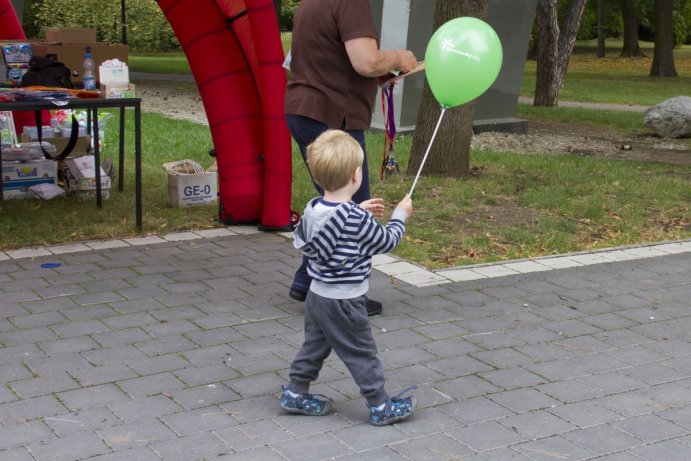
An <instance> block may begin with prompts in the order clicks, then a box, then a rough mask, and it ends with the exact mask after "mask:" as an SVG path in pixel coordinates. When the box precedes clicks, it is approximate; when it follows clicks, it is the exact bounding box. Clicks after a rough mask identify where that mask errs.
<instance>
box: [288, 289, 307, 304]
mask: <svg viewBox="0 0 691 461" xmlns="http://www.w3.org/2000/svg"><path fill="white" fill-rule="evenodd" d="M288 296H290V297H291V298H293V299H294V300H295V301H300V302H302V301H304V300H305V298H306V297H307V292H306V291H302V290H298V289H297V288H291V289H290V292H288Z"/></svg>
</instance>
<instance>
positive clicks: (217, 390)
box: [170, 384, 240, 410]
mask: <svg viewBox="0 0 691 461" xmlns="http://www.w3.org/2000/svg"><path fill="white" fill-rule="evenodd" d="M170 394H171V395H172V396H173V399H174V400H175V401H176V402H177V403H179V404H180V405H181V406H182V407H183V408H185V409H186V410H194V409H196V408H204V407H208V406H209V405H218V404H221V403H225V402H229V401H231V400H237V399H239V398H240V396H239V395H238V394H237V393H235V392H234V391H233V390H231V389H228V387H226V386H225V385H223V384H206V385H203V386H197V387H191V388H188V389H173V390H172V391H170Z"/></svg>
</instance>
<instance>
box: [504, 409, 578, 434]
mask: <svg viewBox="0 0 691 461" xmlns="http://www.w3.org/2000/svg"><path fill="white" fill-rule="evenodd" d="M498 422H499V423H501V424H502V425H503V426H505V427H507V428H509V429H511V430H514V431H516V432H518V433H519V434H521V435H523V436H524V437H527V438H529V439H541V438H544V437H550V436H553V435H558V434H562V433H565V432H568V431H571V430H573V429H575V426H574V425H573V424H571V423H569V422H567V421H564V420H563V419H560V418H558V417H557V416H554V415H553V414H551V413H548V412H546V411H544V410H538V411H534V412H530V413H523V414H520V415H515V416H508V417H506V418H502V419H500V420H498Z"/></svg>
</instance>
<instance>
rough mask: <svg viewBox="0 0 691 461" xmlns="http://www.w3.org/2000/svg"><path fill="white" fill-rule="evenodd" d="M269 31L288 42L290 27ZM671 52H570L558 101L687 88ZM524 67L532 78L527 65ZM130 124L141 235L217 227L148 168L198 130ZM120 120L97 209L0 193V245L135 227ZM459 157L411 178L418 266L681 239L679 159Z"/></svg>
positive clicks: (386, 193) (373, 158)
mask: <svg viewBox="0 0 691 461" xmlns="http://www.w3.org/2000/svg"><path fill="white" fill-rule="evenodd" d="M282 39H283V43H284V48H287V46H289V39H290V36H289V34H287V35H286V34H284V35H283V37H282ZM615 45H616V44H615ZM591 51H592V50H591ZM592 54H594V53H592ZM678 57H679V59H678V60H677V70H678V71H679V72H680V75H681V78H680V79H678V80H677V79H665V80H664V81H660V80H656V79H649V78H648V77H647V70H648V69H649V64H646V63H645V62H644V60H617V59H611V60H610V59H608V60H596V59H595V58H593V57H592V56H591V55H590V54H583V53H582V52H581V51H580V50H579V51H578V52H577V53H576V54H575V55H574V58H573V59H572V66H571V70H570V72H569V77H568V79H567V86H566V88H565V90H564V92H563V93H562V97H561V99H563V100H569V99H571V100H580V101H596V102H619V103H635V104H652V103H656V102H658V100H659V99H661V98H664V97H667V96H676V95H678V94H688V88H690V87H691V85H689V80H688V79H689V77H690V74H691V70H690V67H691V66H690V64H689V63H690V62H691V49H689V48H688V47H687V48H684V49H682V50H678ZM648 59H649V58H648ZM633 64H635V66H634V65H633ZM131 66H132V69H133V70H136V71H143V72H182V73H187V72H189V67H188V66H187V61H186V59H185V57H184V55H183V54H182V53H172V54H169V53H166V54H164V55H160V54H150V55H136V56H132V57H131ZM646 67H647V68H648V69H646ZM532 72H533V79H534V65H533V70H532ZM530 73H531V63H528V64H527V65H526V79H527V83H524V85H523V87H524V92H525V94H530V88H531V86H530V78H531V75H530ZM533 85H534V80H533ZM640 93H645V94H643V95H640ZM518 114H519V116H521V117H525V118H528V119H531V120H535V119H547V120H554V121H561V122H571V123H573V122H577V123H583V124H594V125H601V126H606V127H609V128H612V129H615V130H620V131H622V132H628V133H632V132H633V133H635V132H642V131H644V130H645V128H644V127H643V124H642V121H641V117H640V114H637V113H631V112H617V111H597V110H588V109H580V108H566V107H559V108H549V109H545V108H535V107H532V106H519V108H518ZM142 123H143V126H142V128H143V133H144V135H143V190H144V197H143V205H144V209H143V234H145V235H146V234H164V233H168V232H175V231H178V230H187V229H200V228H210V227H216V226H218V225H219V223H218V221H217V219H216V217H217V206H216V205H215V204H214V205H206V206H202V207H196V208H186V209H176V208H172V207H171V206H170V205H169V203H168V197H167V190H166V175H165V172H164V170H163V168H162V166H161V165H162V164H163V163H165V162H168V161H172V160H180V159H183V158H189V159H192V160H196V161H199V162H200V163H201V164H202V165H203V166H205V167H207V166H209V164H210V163H211V158H210V157H209V156H208V150H209V148H210V147H211V145H212V142H211V137H210V134H209V130H208V128H207V127H204V126H200V125H196V124H193V123H190V122H185V121H179V120H172V119H168V118H165V117H163V116H159V115H156V114H148V113H145V114H143V117H142ZM108 124H109V125H108V128H107V130H106V134H107V138H106V148H105V150H104V152H103V156H104V158H107V157H111V156H114V155H115V146H116V139H115V137H116V135H117V124H118V121H117V115H115V116H114V117H113V119H112V120H111V121H109V122H108ZM132 131H133V130H132V115H131V114H128V119H127V135H128V137H129V140H128V149H129V150H128V153H127V155H128V161H127V163H126V171H125V173H126V174H125V177H126V184H125V190H124V192H117V191H116V190H114V191H113V192H112V196H111V198H110V199H109V200H106V201H104V204H103V208H102V209H97V208H96V207H95V205H94V203H93V202H87V203H79V202H75V201H74V200H73V199H71V198H69V197H67V198H63V199H59V200H54V201H50V202H45V201H40V200H26V201H5V202H0V216H2V219H0V235H2V239H0V250H2V249H11V248H18V247H26V246H34V245H44V244H60V243H67V242H76V241H84V240H91V239H107V238H124V237H131V236H135V235H138V233H137V231H136V229H135V226H134V210H133V204H134V192H133V190H134V185H133V176H134V174H133V168H132V162H131V158H132V155H133V153H132V151H131V149H130V147H129V146H131V141H132V140H131V134H132ZM383 142H384V139H383V136H382V134H381V133H368V135H367V143H368V152H369V162H370V163H369V166H370V182H371V186H372V194H373V196H378V197H383V198H384V199H385V202H386V204H387V207H388V209H389V210H391V209H392V208H393V207H394V206H395V205H396V203H397V202H398V200H400V198H401V197H402V196H403V195H404V194H405V193H406V192H407V191H408V189H409V187H410V185H411V182H412V178H409V177H406V176H404V175H398V176H392V177H390V178H387V179H386V180H384V181H380V178H379V167H380V165H381V160H382V159H381V155H382V148H383ZM411 145H412V138H411V137H410V136H399V137H398V138H397V140H396V155H397V157H398V159H399V163H400V165H401V170H402V171H404V170H405V165H406V162H407V159H408V155H409V152H410V149H411ZM292 156H293V195H292V204H293V209H294V210H296V211H298V212H301V211H302V208H303V206H304V204H305V203H306V201H307V200H308V199H309V198H311V197H312V196H314V195H315V192H314V189H313V187H312V184H311V181H310V178H309V175H308V173H307V171H306V169H305V167H304V165H303V163H302V159H301V158H300V155H299V153H298V152H297V148H296V147H295V146H293V153H292ZM116 163H117V162H116ZM471 164H472V166H473V167H474V169H475V170H477V171H479V172H480V173H479V174H478V175H476V176H472V177H469V178H464V179H460V180H459V179H449V178H433V177H425V178H422V180H421V181H420V182H419V183H418V187H417V189H416V193H415V197H414V199H415V200H414V206H415V212H414V215H413V217H412V218H411V220H410V221H409V225H408V231H407V234H406V236H405V240H404V242H403V243H402V245H401V246H400V247H399V248H398V249H397V250H396V251H397V254H398V255H399V256H401V257H403V258H406V259H408V260H411V261H416V262H418V263H421V264H424V265H426V266H429V267H447V266H455V265H463V264H469V263H478V262H490V261H499V260H505V259H514V258H525V257H533V256H539V255H548V254H556V253H564V252H569V251H578V250H585V249H592V248H606V247H611V246H615V245H622V244H633V243H643V242H655V241H662V240H675V239H684V238H690V237H691V220H690V218H689V216H690V214H689V204H690V203H691V188H690V187H689V184H690V183H691V167H684V166H673V165H662V164H648V163H642V162H634V161H617V160H608V159H602V158H597V157H582V156H571V155H564V156H544V155H515V154H512V153H509V152H489V151H476V152H472V154H471Z"/></svg>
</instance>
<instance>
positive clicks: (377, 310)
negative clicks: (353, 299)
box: [367, 299, 384, 317]
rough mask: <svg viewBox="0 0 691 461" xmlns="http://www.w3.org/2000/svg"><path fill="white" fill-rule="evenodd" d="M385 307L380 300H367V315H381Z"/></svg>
mask: <svg viewBox="0 0 691 461" xmlns="http://www.w3.org/2000/svg"><path fill="white" fill-rule="evenodd" d="M383 309H384V307H383V306H382V305H381V303H380V302H379V301H373V300H371V299H368V300H367V317H373V316H375V315H379V314H381V311H382V310H383Z"/></svg>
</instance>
